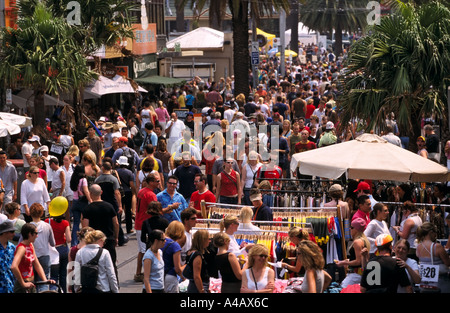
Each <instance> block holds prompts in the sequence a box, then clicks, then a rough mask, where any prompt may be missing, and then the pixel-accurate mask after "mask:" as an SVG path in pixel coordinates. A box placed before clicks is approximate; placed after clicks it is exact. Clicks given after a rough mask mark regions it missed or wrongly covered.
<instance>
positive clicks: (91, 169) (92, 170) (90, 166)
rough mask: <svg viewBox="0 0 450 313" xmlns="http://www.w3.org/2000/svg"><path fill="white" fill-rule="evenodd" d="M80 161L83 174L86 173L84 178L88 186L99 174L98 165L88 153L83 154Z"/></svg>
mask: <svg viewBox="0 0 450 313" xmlns="http://www.w3.org/2000/svg"><path fill="white" fill-rule="evenodd" d="M81 163H82V164H83V165H84V174H85V175H86V180H87V183H88V187H90V186H91V185H92V184H93V183H94V181H95V179H96V178H97V177H98V176H99V175H100V172H101V170H100V167H99V166H98V165H97V164H95V160H94V159H93V157H92V156H91V155H90V154H86V153H85V154H84V155H83V157H82V159H81Z"/></svg>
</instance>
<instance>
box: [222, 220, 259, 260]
mask: <svg viewBox="0 0 450 313" xmlns="http://www.w3.org/2000/svg"><path fill="white" fill-rule="evenodd" d="M219 227H220V231H221V232H225V233H226V234H227V235H228V236H229V237H230V245H229V247H228V252H231V253H233V254H235V255H236V256H237V257H239V256H240V255H245V251H248V250H249V249H250V248H251V247H252V246H253V244H247V242H245V241H243V242H242V243H241V244H240V245H239V244H238V243H237V241H236V238H235V237H234V234H235V233H236V231H237V229H238V227H239V219H238V218H237V216H234V215H227V216H225V217H224V218H223V219H222V220H221V221H220V224H219Z"/></svg>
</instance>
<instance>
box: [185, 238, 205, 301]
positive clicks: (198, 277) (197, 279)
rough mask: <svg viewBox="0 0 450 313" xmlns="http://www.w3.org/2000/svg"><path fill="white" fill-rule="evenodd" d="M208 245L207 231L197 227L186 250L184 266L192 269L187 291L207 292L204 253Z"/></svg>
mask: <svg viewBox="0 0 450 313" xmlns="http://www.w3.org/2000/svg"><path fill="white" fill-rule="evenodd" d="M208 245H209V232H208V231H207V230H206V229H199V230H197V231H196V232H195V233H194V236H193V237H192V246H191V249H190V250H189V251H188V252H187V256H186V266H190V267H191V269H192V278H191V277H186V278H188V279H189V285H188V288H187V293H208V291H209V275H208V270H207V265H206V262H205V258H204V254H205V253H206V251H207V247H208Z"/></svg>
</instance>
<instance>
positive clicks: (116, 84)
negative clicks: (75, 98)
mask: <svg viewBox="0 0 450 313" xmlns="http://www.w3.org/2000/svg"><path fill="white" fill-rule="evenodd" d="M137 88H138V91H139V92H147V90H145V89H144V88H142V87H140V86H137ZM85 91H87V92H89V93H92V94H94V95H98V96H103V95H107V94H113V93H134V92H135V89H134V88H133V86H132V85H131V83H130V81H129V80H128V79H126V78H124V77H122V76H120V75H116V76H115V77H114V78H113V79H109V78H106V77H105V76H102V75H100V76H99V77H98V80H94V81H93V82H92V83H91V84H89V85H87V86H86V87H85Z"/></svg>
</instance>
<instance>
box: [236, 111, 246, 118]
mask: <svg viewBox="0 0 450 313" xmlns="http://www.w3.org/2000/svg"><path fill="white" fill-rule="evenodd" d="M236 116H238V117H243V116H244V113H242V112H237V114H236Z"/></svg>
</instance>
